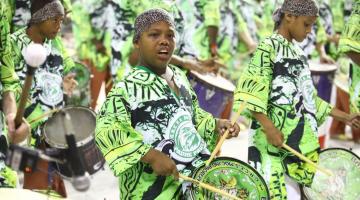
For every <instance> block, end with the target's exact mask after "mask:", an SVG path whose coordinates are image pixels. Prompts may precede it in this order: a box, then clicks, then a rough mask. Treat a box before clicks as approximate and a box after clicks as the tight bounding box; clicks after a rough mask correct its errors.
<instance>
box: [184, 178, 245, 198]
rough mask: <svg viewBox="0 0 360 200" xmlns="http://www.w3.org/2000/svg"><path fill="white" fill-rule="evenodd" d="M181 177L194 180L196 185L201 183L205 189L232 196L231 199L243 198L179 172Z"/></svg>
mask: <svg viewBox="0 0 360 200" xmlns="http://www.w3.org/2000/svg"><path fill="white" fill-rule="evenodd" d="M179 177H180V178H181V179H183V180H185V181H189V182H192V183H194V184H196V185H199V186H200V187H202V188H205V189H207V190H210V191H211V192H216V193H218V194H221V195H223V196H226V197H229V198H231V199H236V200H241V199H240V198H238V197H236V196H234V195H231V194H229V193H227V192H225V191H223V190H220V189H218V188H216V187H214V186H211V185H209V184H206V183H203V182H201V181H198V180H195V179H193V178H190V177H187V176H185V175H182V174H179Z"/></svg>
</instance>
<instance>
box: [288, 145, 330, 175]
mask: <svg viewBox="0 0 360 200" xmlns="http://www.w3.org/2000/svg"><path fill="white" fill-rule="evenodd" d="M282 147H284V148H285V149H286V150H288V151H290V152H291V153H293V154H294V155H296V156H297V157H299V158H300V159H301V160H303V161H305V162H306V163H308V164H310V165H311V166H313V167H315V168H316V169H317V170H319V171H321V172H322V173H324V174H326V175H328V176H332V175H333V173H332V172H331V171H330V170H327V169H325V168H323V167H321V166H319V165H317V164H315V163H314V162H313V161H311V160H310V159H308V158H307V157H305V156H304V155H302V154H301V153H299V152H297V151H296V150H294V149H293V148H291V147H290V146H288V145H287V144H285V143H283V144H282Z"/></svg>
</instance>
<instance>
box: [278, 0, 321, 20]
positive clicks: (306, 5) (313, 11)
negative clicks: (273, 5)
mask: <svg viewBox="0 0 360 200" xmlns="http://www.w3.org/2000/svg"><path fill="white" fill-rule="evenodd" d="M285 12H288V13H290V14H292V15H295V16H317V15H318V12H319V9H318V7H317V5H316V3H315V1H314V0H285V1H284V3H283V4H282V6H281V8H278V9H277V10H276V11H275V12H274V14H273V20H274V21H275V23H279V22H280V20H281V14H282V13H285Z"/></svg>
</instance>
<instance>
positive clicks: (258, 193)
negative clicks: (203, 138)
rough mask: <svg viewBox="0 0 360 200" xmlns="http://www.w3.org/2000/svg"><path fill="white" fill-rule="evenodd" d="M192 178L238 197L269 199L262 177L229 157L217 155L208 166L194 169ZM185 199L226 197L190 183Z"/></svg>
mask: <svg viewBox="0 0 360 200" xmlns="http://www.w3.org/2000/svg"><path fill="white" fill-rule="evenodd" d="M192 178H194V179H196V180H198V181H201V182H203V183H207V184H210V185H212V186H214V187H216V188H218V189H221V190H223V191H226V192H228V193H229V194H231V195H234V196H237V197H239V198H240V199H252V200H265V199H270V193H269V190H268V188H267V186H266V183H265V181H264V179H263V178H262V177H261V176H260V174H259V173H258V172H257V171H256V170H255V169H254V168H252V167H251V166H250V165H248V164H246V163H244V162H242V161H240V160H237V159H234V158H229V157H218V158H216V159H214V160H213V161H212V162H211V163H210V164H209V166H205V164H203V165H202V166H200V167H199V168H197V169H195V170H194V172H193V175H192ZM187 197H188V198H187V199H191V200H198V199H219V200H220V199H227V198H225V197H221V196H220V195H219V194H216V193H213V192H210V191H208V190H206V189H203V188H201V187H199V186H198V185H194V184H192V185H191V186H190V190H189V192H188V193H187Z"/></svg>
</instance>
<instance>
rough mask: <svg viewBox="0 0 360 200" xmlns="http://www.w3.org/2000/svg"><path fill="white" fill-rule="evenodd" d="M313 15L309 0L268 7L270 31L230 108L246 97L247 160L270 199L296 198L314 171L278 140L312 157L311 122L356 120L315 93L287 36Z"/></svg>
mask: <svg viewBox="0 0 360 200" xmlns="http://www.w3.org/2000/svg"><path fill="white" fill-rule="evenodd" d="M317 15H318V8H317V6H316V3H315V2H314V1H313V0H285V1H284V3H283V5H282V7H281V8H279V9H278V10H277V11H276V12H275V13H274V21H275V29H276V32H275V33H274V34H273V35H271V36H270V37H268V38H266V39H265V40H264V41H263V42H262V43H260V45H259V46H258V48H257V50H256V51H255V53H254V57H253V58H252V59H251V62H250V63H249V65H248V66H247V68H246V69H245V71H244V73H243V74H242V76H241V78H240V80H239V82H238V88H237V91H236V92H235V105H234V108H235V110H237V108H238V107H239V103H240V102H247V109H248V111H249V112H248V116H249V117H251V119H252V120H253V121H252V124H251V130H250V140H249V157H248V159H249V163H250V164H251V165H252V166H253V167H254V168H255V169H257V170H258V171H259V172H260V173H261V174H262V175H263V177H264V179H265V181H266V182H267V184H268V187H269V190H270V195H271V198H272V199H300V190H299V188H298V186H297V184H300V185H305V186H310V185H311V183H312V178H313V176H314V174H315V171H316V170H315V169H314V168H313V167H310V166H309V165H308V164H306V163H304V162H302V161H301V160H300V159H298V158H297V157H295V156H292V155H290V154H289V153H288V152H287V151H285V150H283V149H280V148H279V147H281V146H282V144H283V143H286V144H287V145H289V146H291V147H292V148H293V149H295V150H297V151H300V152H301V153H302V154H304V155H305V156H306V157H307V158H308V159H310V160H312V161H314V162H318V157H319V154H318V152H319V142H318V138H317V127H318V125H320V124H321V123H322V122H323V121H324V119H325V117H326V116H328V115H331V116H332V117H334V118H336V119H338V120H341V121H343V122H346V123H347V124H349V125H353V126H355V127H359V126H360V116H359V115H358V114H354V115H349V114H346V113H344V112H341V111H339V110H338V109H336V108H332V106H330V104H329V103H327V102H325V101H324V100H322V99H320V98H319V97H317V96H316V90H315V88H314V85H313V82H312V80H311V76H310V70H309V67H308V64H307V60H306V57H305V56H304V55H303V53H302V51H301V50H300V49H299V47H298V46H297V45H296V43H294V42H292V41H293V40H296V41H297V42H301V41H303V40H304V39H305V38H306V36H307V35H308V34H309V33H310V31H311V27H312V25H313V24H314V23H315V22H316V19H317ZM276 147H278V148H276ZM296 183H297V184H296Z"/></svg>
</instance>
